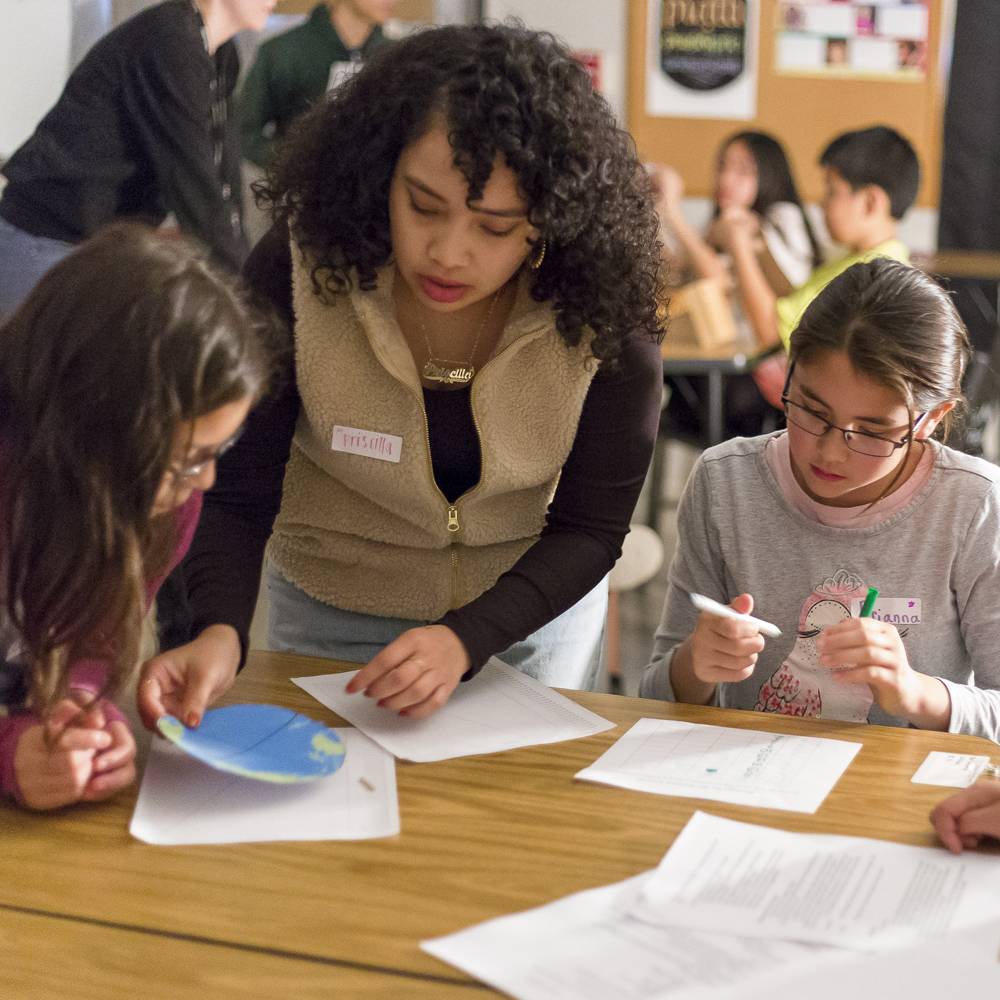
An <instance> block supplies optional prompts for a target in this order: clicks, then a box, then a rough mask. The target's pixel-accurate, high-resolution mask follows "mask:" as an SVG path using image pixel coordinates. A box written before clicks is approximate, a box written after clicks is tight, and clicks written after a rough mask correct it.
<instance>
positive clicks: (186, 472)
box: [170, 426, 243, 484]
mask: <svg viewBox="0 0 1000 1000" xmlns="http://www.w3.org/2000/svg"><path fill="white" fill-rule="evenodd" d="M242 433H243V427H242V426H240V427H239V428H238V429H237V431H236V433H235V434H231V435H230V436H229V437H227V438H226V440H225V441H223V442H222V444H220V445H219V446H218V448H216V449H215V451H213V452H212V454H211V455H208V456H207V457H206V458H202V459H199V460H198V463H197V464H196V465H172V466H171V467H170V471H171V472H172V473H173V476H174V480H175V481H176V482H177V483H178V484H180V483H185V482H187V481H188V480H189V479H197V477H198V476H200V475H201V474H202V472H204V470H205V466H207V465H209V464H210V463H211V462H215V461H216V460H218V459H220V458H222V456H223V455H225V453H226V452H227V451H229V449H230V448H232V446H233V445H234V444H236V442H237V441H239V439H240V435H241V434H242Z"/></svg>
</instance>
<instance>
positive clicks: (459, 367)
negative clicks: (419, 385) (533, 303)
mask: <svg viewBox="0 0 1000 1000" xmlns="http://www.w3.org/2000/svg"><path fill="white" fill-rule="evenodd" d="M501 290H502V289H497V293H496V295H494V296H493V301H492V302H491V303H490V307H489V309H488V310H487V311H486V315H485V316H484V317H483V321H482V323H480V324H479V332H478V333H477V334H476V342H475V343H474V344H473V345H472V351H471V353H470V354H469V360H468V361H464V362H463V361H447V360H445V359H444V358H436V357H434V352H433V351H432V350H431V342H430V340H429V339H428V337H427V327H426V326H425V325H424V320H423V317H422V316H421V315H420V312H419V311H418V312H417V319H418V320H419V321H420V329H421V330H422V331H423V334H424V343H425V344H426V345H427V355H428V357H427V363H426V364H425V365H424V369H423V377H424V378H425V379H426V380H427V381H428V382H440V383H441V384H442V385H468V383H469V382H471V381H472V379H473V378H474V377H475V374H476V369H475V366H474V365H473V364H472V359H473V358H474V357H475V356H476V348H477V347H478V346H479V340H480V338H481V337H482V335H483V330H485V329H486V324H487V323H488V322H489V321H490V316H492V315H493V307H494V306H495V305H496V304H497V299H499V298H500V292H501Z"/></svg>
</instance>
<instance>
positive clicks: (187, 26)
mask: <svg viewBox="0 0 1000 1000" xmlns="http://www.w3.org/2000/svg"><path fill="white" fill-rule="evenodd" d="M238 73H239V57H238V56H237V54H236V47H235V46H234V45H233V43H232V42H231V41H230V42H226V43H225V44H223V45H220V46H219V48H218V49H217V50H216V52H215V54H214V55H209V54H208V44H207V40H206V38H205V37H204V32H203V25H202V20H201V15H200V14H199V13H198V10H197V8H196V7H195V6H194V5H193V4H192V3H191V2H190V0H167V2H166V3H161V4H159V5H157V6H155V7H151V8H149V9H148V10H145V11H143V12H142V13H140V14H137V15H136V16H135V17H133V18H130V19H129V20H128V21H126V22H125V23H124V24H122V25H119V27H117V28H116V29H115V30H114V31H112V32H110V33H109V34H108V35H106V36H105V37H104V38H102V39H101V40H100V41H99V42H97V44H96V45H94V47H93V48H92V49H91V50H90V52H88V53H87V55H86V57H85V58H84V60H83V61H82V62H81V63H80V65H79V66H78V67H77V68H76V69H75V70H74V72H73V73H72V75H71V76H70V78H69V80H68V81H67V83H66V87H65V89H64V90H63V92H62V95H61V96H60V98H59V100H58V102H57V103H56V105H55V107H53V108H52V110H51V111H49V113H48V114H47V115H46V116H45V117H44V118H43V119H42V121H41V122H40V123H39V125H38V127H37V128H36V129H35V132H34V134H33V135H32V136H31V137H30V138H29V139H28V141H27V142H25V144H24V145H23V146H21V148H20V149H18V150H17V151H16V152H15V153H14V155H13V156H12V157H11V158H10V160H9V161H8V162H7V163H6V165H5V166H4V169H3V173H4V175H5V176H6V177H7V182H8V183H7V187H6V189H5V190H4V193H3V198H2V200H0V216H2V217H3V218H4V219H6V220H7V222H9V223H10V224H11V225H13V226H17V227H18V228H19V229H23V230H24V231H25V232H28V233H31V234H32V235H33V236H46V237H49V238H51V239H57V240H63V241H65V242H67V243H77V242H79V241H80V240H83V239H86V238H87V237H88V236H91V235H92V234H93V233H95V232H96V231H97V230H98V229H100V228H101V227H102V226H104V225H106V224H107V223H109V222H112V221H114V220H116V219H121V218H137V219H140V220H142V221H145V222H149V223H151V224H152V225H159V224H160V223H161V222H163V220H164V219H165V218H166V216H167V214H168V213H169V212H173V213H174V215H175V217H176V219H177V222H178V225H179V226H180V228H181V231H182V232H183V233H185V234H186V235H189V236H194V237H196V238H197V239H199V240H201V242H202V243H204V244H205V245H206V246H207V247H208V248H209V250H210V251H211V252H212V253H213V255H214V256H215V258H216V260H217V261H218V262H219V263H222V264H225V265H228V266H229V267H230V268H232V269H233V270H239V268H240V267H241V265H242V263H243V261H244V259H245V258H246V254H247V243H246V239H245V237H244V235H243V223H242V212H241V199H242V193H241V186H240V162H239V141H238V137H237V132H236V123H235V119H234V118H233V116H232V111H233V109H232V92H233V88H234V86H235V85H236V77H237V74H238Z"/></svg>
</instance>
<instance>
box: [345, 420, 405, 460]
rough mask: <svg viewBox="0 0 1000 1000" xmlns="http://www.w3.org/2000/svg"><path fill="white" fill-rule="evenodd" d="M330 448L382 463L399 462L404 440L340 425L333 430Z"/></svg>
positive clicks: (392, 435) (391, 435)
mask: <svg viewBox="0 0 1000 1000" xmlns="http://www.w3.org/2000/svg"><path fill="white" fill-rule="evenodd" d="M330 448H331V449H332V450H333V451H346V452H347V454H349V455H363V456H364V457H365V458H377V459H379V460H380V461H382V462H398V461H399V457H400V455H401V454H402V451H403V439H402V438H401V437H396V435H395V434H380V433H379V432H378V431H363V430H360V429H359V428H357V427H341V426H340V425H339V424H338V425H337V426H336V427H334V429H333V442H332V443H331V444H330Z"/></svg>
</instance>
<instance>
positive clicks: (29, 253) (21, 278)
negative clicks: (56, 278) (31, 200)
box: [0, 219, 75, 323]
mask: <svg viewBox="0 0 1000 1000" xmlns="http://www.w3.org/2000/svg"><path fill="white" fill-rule="evenodd" d="M74 249H75V248H74V246H73V244H72V243H63V241H62V240H51V239H49V238H48V237H47V236H32V235H31V234H30V233H26V232H25V231H24V230H23V229H18V228H17V226H12V225H11V224H10V223H9V222H7V221H6V220H5V219H0V323H2V322H4V320H8V319H10V317H11V316H13V315H14V312H15V311H16V310H17V307H18V306H19V305H20V304H21V303H22V302H23V301H24V300H25V299H26V298H27V297H28V293H29V292H30V291H31V289H32V288H34V287H35V285H36V284H37V283H38V279H39V278H41V276H42V275H43V274H45V272H46V271H48V270H49V269H50V268H52V267H54V266H55V265H56V264H58V263H59V261H61V260H62V259H63V258H64V257H68V256H69V255H70V254H71V253H72V252H73V250H74Z"/></svg>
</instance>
